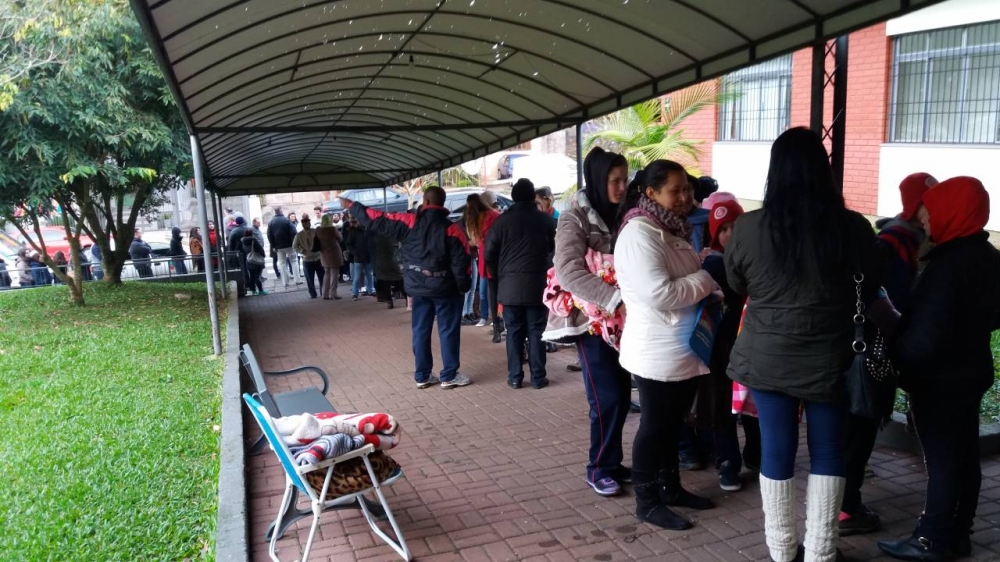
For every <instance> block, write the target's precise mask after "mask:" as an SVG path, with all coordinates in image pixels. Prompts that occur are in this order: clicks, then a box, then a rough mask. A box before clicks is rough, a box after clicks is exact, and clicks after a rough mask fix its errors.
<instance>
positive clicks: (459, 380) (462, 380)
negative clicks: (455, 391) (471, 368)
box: [441, 373, 472, 389]
mask: <svg viewBox="0 0 1000 562" xmlns="http://www.w3.org/2000/svg"><path fill="white" fill-rule="evenodd" d="M470 384H472V381H471V380H469V377H467V376H465V375H463V374H462V373H456V374H455V377H454V378H453V379H451V380H450V381H441V388H446V389H447V388H455V387H456V386H469V385H470Z"/></svg>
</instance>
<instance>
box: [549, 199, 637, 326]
mask: <svg viewBox="0 0 1000 562" xmlns="http://www.w3.org/2000/svg"><path fill="white" fill-rule="evenodd" d="M589 230H590V225H589V224H586V223H584V222H583V221H582V220H581V219H580V217H579V216H577V213H571V212H566V213H563V214H562V215H561V216H560V217H559V228H558V229H557V230H556V254H555V268H556V279H558V280H559V284H560V285H562V286H563V288H564V289H565V290H567V291H569V292H570V293H572V294H573V295H574V296H576V297H578V298H580V299H583V300H585V301H587V302H589V303H593V304H595V305H597V306H599V307H601V308H603V309H604V310H606V311H609V312H612V311H614V310H615V309H617V308H618V306H619V305H620V304H621V302H622V297H621V292H620V291H619V290H618V289H617V288H615V287H613V286H611V285H608V284H607V283H605V282H604V281H602V280H601V279H600V278H599V277H597V276H596V275H594V274H593V273H591V272H590V270H589V269H588V268H587V260H586V256H587V239H588V238H589V237H590V232H589Z"/></svg>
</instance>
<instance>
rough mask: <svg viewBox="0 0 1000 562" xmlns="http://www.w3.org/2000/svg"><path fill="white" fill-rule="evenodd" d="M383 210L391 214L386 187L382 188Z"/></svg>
mask: <svg viewBox="0 0 1000 562" xmlns="http://www.w3.org/2000/svg"><path fill="white" fill-rule="evenodd" d="M382 210H383V211H385V212H387V213H388V212H389V193H388V189H387V188H386V187H385V186H384V185H383V186H382Z"/></svg>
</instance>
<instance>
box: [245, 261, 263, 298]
mask: <svg viewBox="0 0 1000 562" xmlns="http://www.w3.org/2000/svg"><path fill="white" fill-rule="evenodd" d="M261 273H264V268H263V267H247V291H249V292H253V291H263V290H264V285H263V284H262V283H261V282H260V274H261Z"/></svg>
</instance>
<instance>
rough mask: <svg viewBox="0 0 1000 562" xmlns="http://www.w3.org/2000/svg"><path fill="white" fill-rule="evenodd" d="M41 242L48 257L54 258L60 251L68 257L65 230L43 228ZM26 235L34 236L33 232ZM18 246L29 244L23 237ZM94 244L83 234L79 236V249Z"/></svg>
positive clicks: (58, 227) (92, 240) (59, 227)
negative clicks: (43, 243)
mask: <svg viewBox="0 0 1000 562" xmlns="http://www.w3.org/2000/svg"><path fill="white" fill-rule="evenodd" d="M41 231H42V240H43V241H44V242H45V250H46V252H48V254H49V257H51V256H54V255H55V253H56V252H59V251H61V252H62V253H63V254H65V255H66V256H67V257H69V240H67V239H66V230H65V229H63V227H61V226H43V227H42V228H41ZM28 234H30V235H32V236H34V232H31V231H29V232H28ZM17 242H18V243H19V244H23V245H25V246H31V244H30V242H28V240H27V239H25V238H24V237H23V236H21V237H20V239H18V241H17ZM93 243H94V239H93V238H91V237H90V236H87V235H86V234H84V233H81V234H80V247H81V248H86V247H88V246H91V245H92V244H93Z"/></svg>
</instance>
